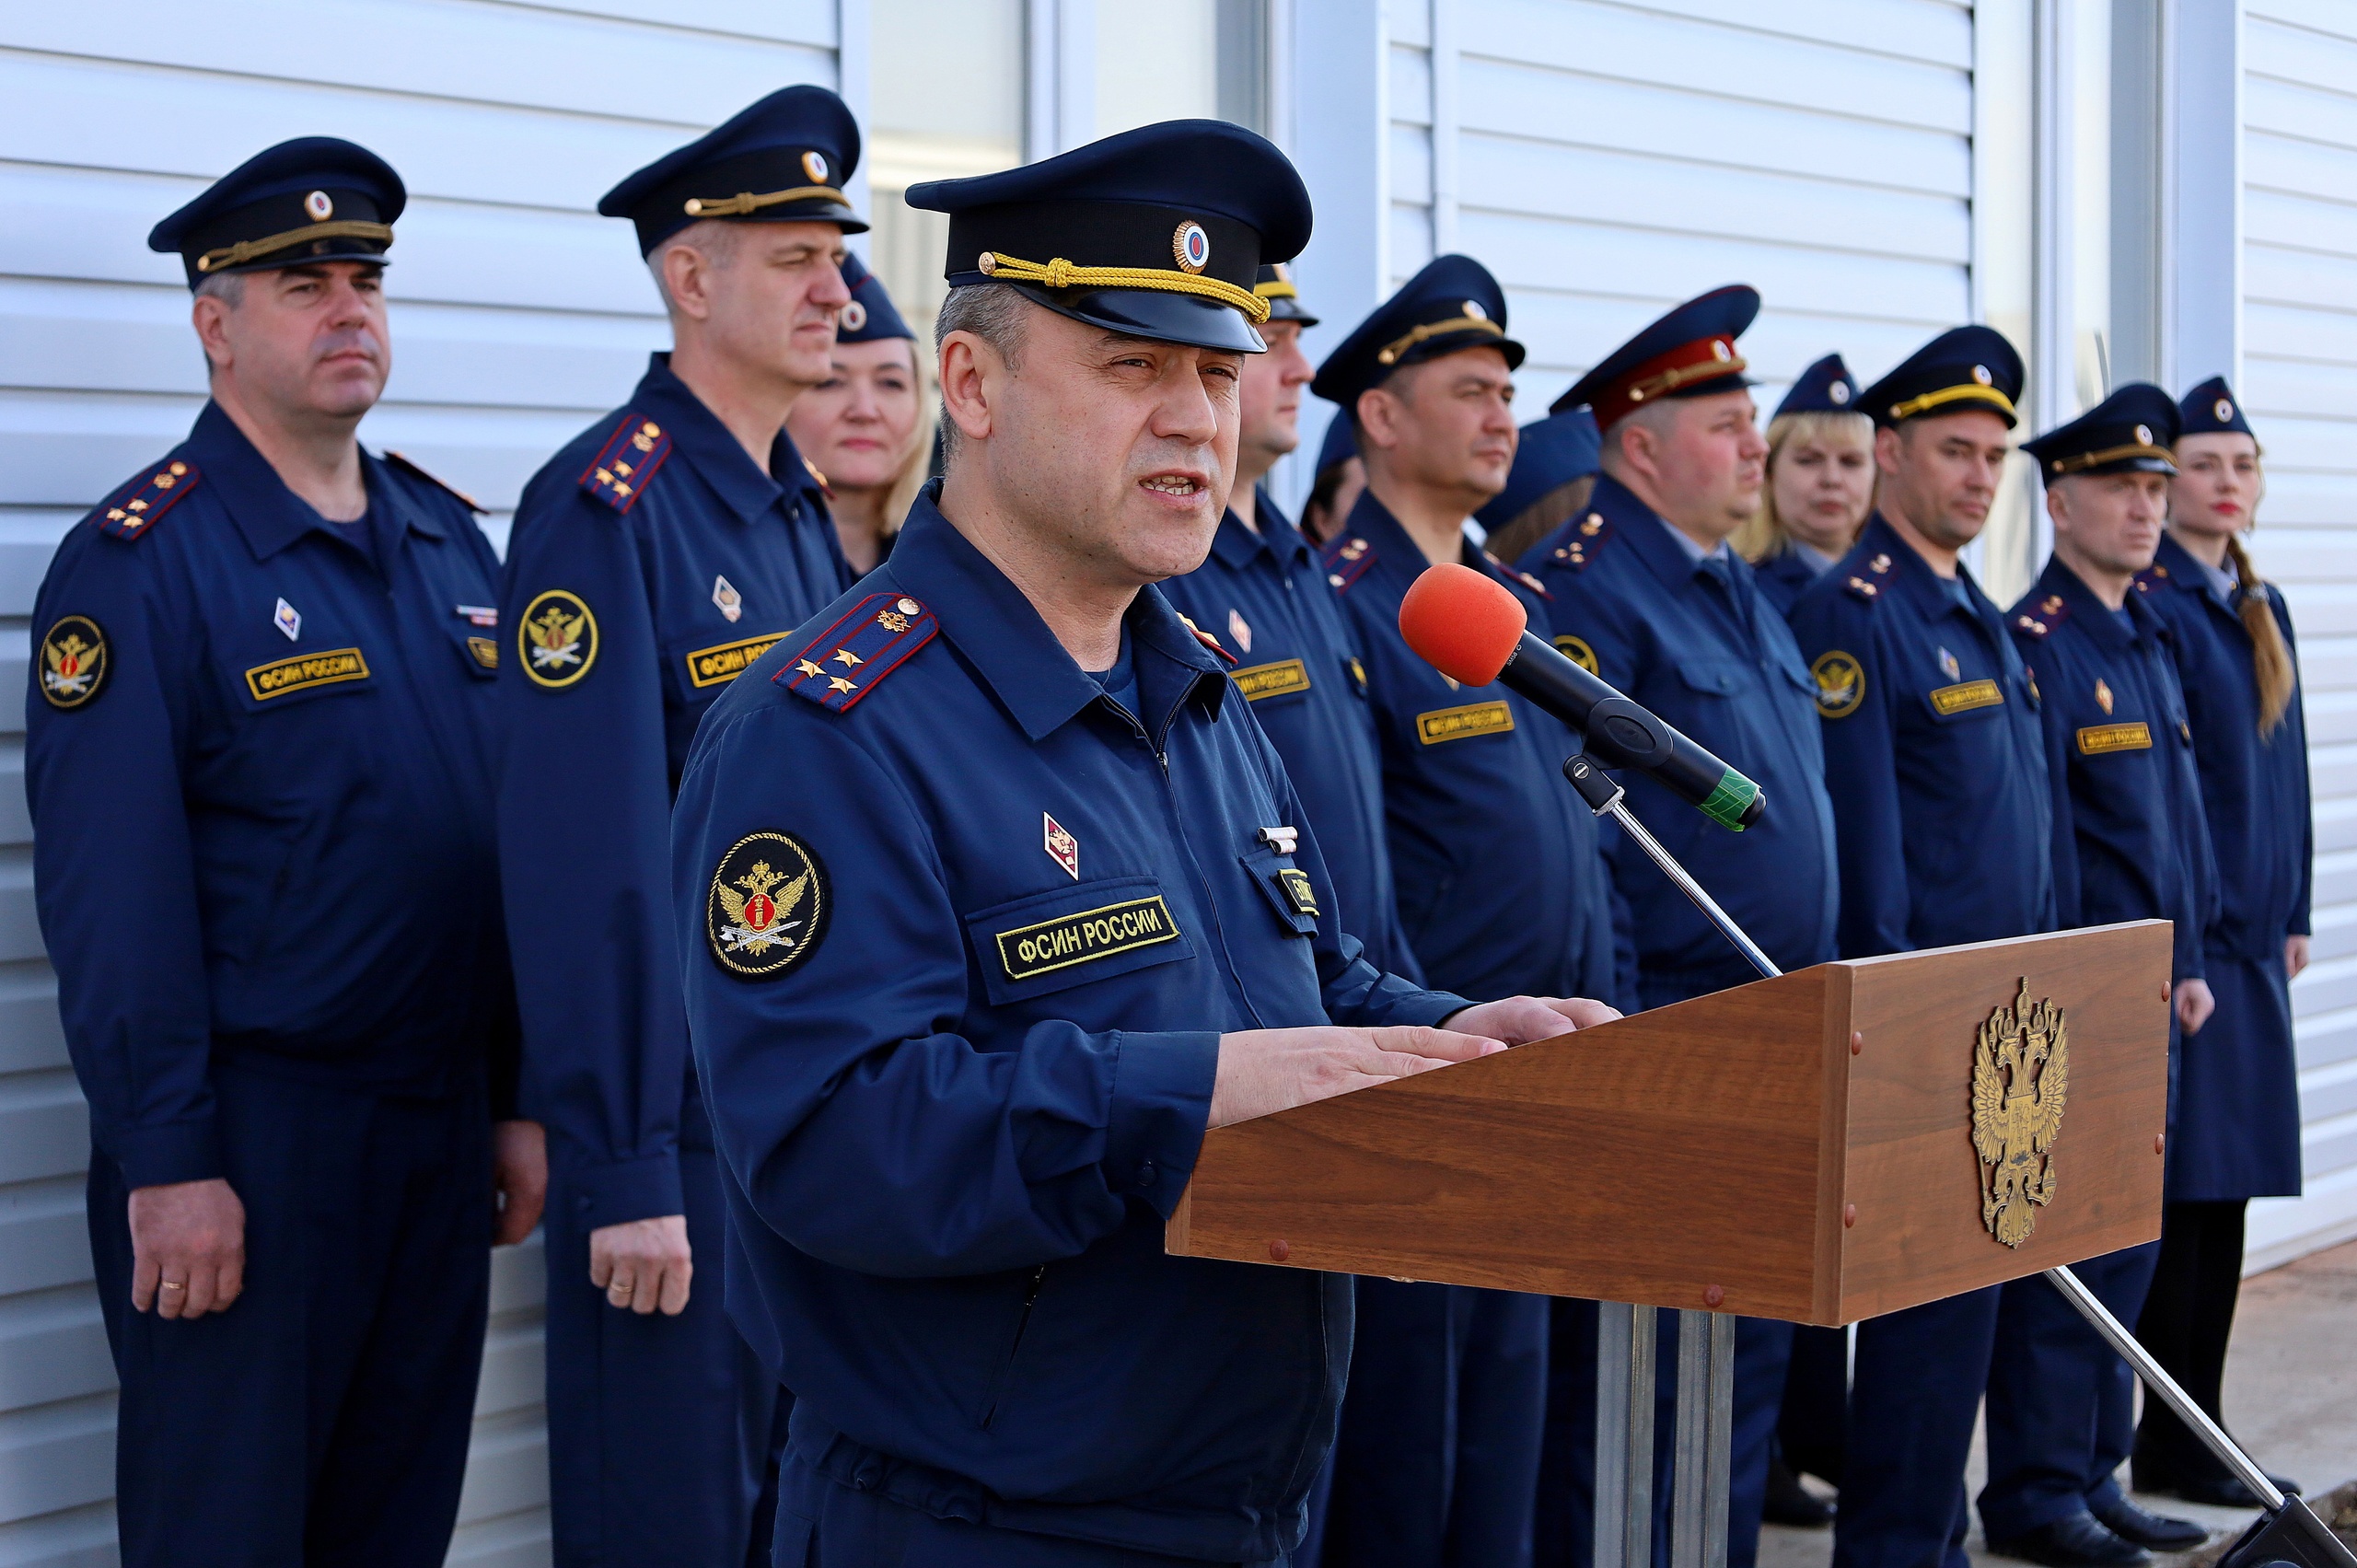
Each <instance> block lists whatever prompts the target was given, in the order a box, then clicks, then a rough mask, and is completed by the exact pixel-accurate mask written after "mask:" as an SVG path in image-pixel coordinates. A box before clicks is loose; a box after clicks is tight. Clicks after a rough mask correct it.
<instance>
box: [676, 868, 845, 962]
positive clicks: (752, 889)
mask: <svg viewBox="0 0 2357 1568" xmlns="http://www.w3.org/2000/svg"><path fill="white" fill-rule="evenodd" d="M833 909H834V890H833V889H831V888H830V887H829V886H828V883H827V869H826V867H825V866H824V865H820V864H819V857H818V856H817V855H816V854H812V853H811V850H810V846H809V845H808V844H806V843H804V842H802V841H801V840H800V839H797V838H795V836H794V835H793V834H792V833H779V832H769V831H763V832H758V833H747V834H746V835H745V836H744V837H743V838H741V839H738V840H737V842H735V843H733V844H730V845H729V846H728V853H727V854H724V855H722V856H721V857H720V864H719V865H715V866H714V867H713V869H712V887H711V889H710V890H709V891H708V892H707V893H706V894H705V895H704V913H703V928H704V936H705V939H706V941H707V942H708V943H709V944H710V946H711V948H712V958H713V961H714V963H716V964H718V965H719V966H720V967H721V969H722V970H725V971H726V972H727V973H729V974H732V975H735V976H736V977H737V979H738V980H775V979H776V978H777V977H778V976H780V975H782V974H784V973H785V972H786V970H790V969H793V968H794V967H795V965H797V964H799V963H801V962H802V960H803V959H805V958H808V957H809V956H810V955H811V954H812V953H813V952H815V951H817V950H818V947H819V938H821V937H823V936H824V935H826V934H827V917H828V916H829V915H830V913H832V912H833Z"/></svg>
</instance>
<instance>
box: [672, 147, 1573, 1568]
mask: <svg viewBox="0 0 2357 1568" xmlns="http://www.w3.org/2000/svg"><path fill="white" fill-rule="evenodd" d="M909 200H910V201H911V204H913V205H916V206H919V207H922V208H926V209H930V210H934V211H939V212H945V213H947V214H948V215H949V247H948V249H949V257H950V260H949V264H948V268H947V277H948V281H949V283H950V285H951V293H950V296H949V298H948V300H947V302H946V304H945V306H944V307H943V309H942V313H941V316H940V318H939V321H938V323H937V326H936V341H937V343H938V345H939V346H938V354H939V360H938V367H939V370H940V383H941V388H942V401H943V412H944V415H945V418H944V420H943V429H944V434H945V436H946V442H945V456H946V476H945V478H944V479H943V480H942V481H941V482H939V483H938V484H937V485H936V486H935V487H932V488H929V489H928V490H927V491H926V492H925V494H923V495H922V496H921V497H920V498H919V499H918V501H917V503H916V505H915V506H914V507H913V508H912V510H911V515H910V517H909V521H908V525H907V528H905V530H904V531H903V532H902V533H901V535H900V544H899V546H898V547H897V548H896V549H895V550H894V552H893V554H892V558H891V560H890V561H889V562H888V563H886V564H885V565H884V566H883V567H882V568H881V569H880V570H878V571H877V573H875V574H874V575H870V576H869V577H868V578H867V579H866V580H865V582H864V583H863V584H862V585H861V587H859V588H858V589H856V590H854V591H853V593H852V594H849V595H846V596H845V597H844V598H842V599H840V600H838V601H837V602H836V603H835V604H834V605H832V606H830V607H829V608H828V609H827V610H823V611H821V612H820V613H819V616H818V617H817V618H816V619H814V620H813V621H809V622H808V623H807V624H806V625H804V626H803V627H801V628H800V629H799V630H797V631H796V632H795V633H792V634H791V635H789V636H788V637H787V638H786V639H785V640H784V642H782V643H780V644H779V645H778V646H777V647H776V648H775V649H773V650H772V652H771V653H770V654H769V655H768V656H765V657H764V658H763V659H762V660H761V663H760V664H758V665H756V666H755V667H754V668H752V669H751V670H749V671H748V672H747V673H746V674H745V675H744V676H743V677H742V678H741V679H738V680H737V682H736V683H735V684H734V685H733V686H731V687H730V689H729V691H728V692H727V694H726V696H725V697H723V698H722V699H721V700H720V702H719V703H716V704H715V705H714V708H713V710H712V712H711V713H710V714H709V715H708V716H707V717H706V719H705V721H704V724H703V726H702V729H701V731H700V733H699V734H698V736H697V738H696V743H695V746H694V749H693V750H692V752H691V756H690V760H689V763H688V769H687V772H686V775H685V777H684V779H683V780H682V782H681V784H680V788H679V809H678V814H677V818H676V819H675V825H674V839H673V845H674V889H675V893H676V896H677V899H678V914H679V920H680V922H681V927H680V929H681V935H682V937H683V939H684V940H685V941H686V942H687V943H688V944H689V947H690V949H691V951H690V952H689V953H688V958H687V962H686V965H685V983H686V993H687V1005H688V1014H689V1019H690V1025H691V1035H692V1038H693V1040H694V1044H695V1051H696V1055H697V1064H698V1067H699V1069H700V1071H701V1072H702V1078H703V1084H704V1086H705V1093H706V1100H707V1104H708V1105H709V1107H710V1109H711V1114H712V1120H713V1124H714V1133H715V1142H716V1144H717V1145H718V1149H719V1153H720V1156H721V1162H722V1168H723V1176H724V1179H725V1180H726V1187H727V1195H728V1235H729V1247H730V1256H729V1260H728V1269H727V1274H728V1306H729V1309H730V1311H731V1313H732V1314H733V1315H734V1316H735V1317H736V1318H737V1321H738V1323H739V1324H740V1326H741V1327H742V1328H743V1329H744V1330H745V1332H746V1335H747V1337H748V1339H749V1341H750V1342H751V1343H752V1344H753V1345H754V1346H755V1347H756V1348H757V1349H758V1350H759V1351H760V1352H761V1353H762V1355H763V1356H764V1357H765V1359H767V1361H768V1362H769V1364H770V1365H771V1366H772V1370H774V1371H775V1372H776V1373H777V1374H778V1375H779V1376H781V1377H782V1378H783V1379H784V1382H785V1383H786V1384H787V1385H788V1386H789V1387H791V1388H793V1389H794V1390H795V1395H796V1403H795V1411H794V1419H793V1425H792V1429H791V1434H790V1436H789V1438H788V1442H787V1449H786V1456H785V1459H784V1464H783V1466H782V1468H781V1472H780V1478H779V1508H778V1539H777V1542H776V1554H775V1559H774V1560H775V1561H776V1562H790V1563H815V1564H820V1565H826V1568H831V1565H833V1564H838V1563H844V1564H865V1563H869V1562H927V1563H931V1562H943V1563H948V1562H955V1563H958V1564H961V1565H971V1568H993V1565H996V1564H1005V1565H1010V1568H1012V1565H1015V1564H1022V1565H1025V1568H1031V1565H1036V1564H1053V1565H1056V1568H1099V1565H1105V1568H1110V1565H1115V1564H1137V1565H1139V1568H1144V1565H1145V1564H1149V1563H1151V1564H1158V1565H1161V1568H1172V1565H1173V1564H1174V1563H1180V1562H1190V1561H1191V1562H1221V1563H1273V1562H1281V1561H1282V1560H1283V1557H1284V1555H1285V1553H1286V1552H1288V1551H1290V1550H1291V1549H1292V1547H1293V1546H1294V1544H1295V1541H1296V1540H1297V1539H1299V1537H1300V1534H1301V1530H1302V1524H1303V1501H1304V1498H1305V1496H1306V1493H1307V1491H1308V1489H1309V1486H1310V1482H1311V1480H1312V1478H1313V1477H1314V1476H1315V1475H1316V1474H1317V1471H1318V1466H1319V1464H1320V1462H1321V1461H1322V1460H1323V1458H1324V1456H1325V1451H1326V1448H1327V1446H1329V1443H1330V1441H1331V1439H1332V1432H1333V1423H1334V1409H1335V1401H1336V1400H1337V1398H1338V1397H1339V1395H1340V1392H1341V1377H1342V1369H1343V1367H1344V1365H1345V1364H1346V1361H1347V1359H1348V1355H1349V1349H1350V1339H1351V1322H1350V1301H1351V1292H1350V1287H1349V1283H1348V1282H1347V1281H1346V1280H1344V1279H1341V1278H1340V1277H1337V1276H1328V1275H1322V1274H1318V1273H1315V1272H1307V1271H1298V1270H1291V1269H1274V1268H1255V1267H1248V1266H1243V1265H1238V1264H1231V1263H1221V1262H1213V1261H1206V1260H1192V1259H1179V1258H1171V1257H1168V1256H1166V1255H1165V1253H1164V1252H1163V1242H1162V1230H1163V1223H1164V1220H1165V1218H1166V1217H1167V1215H1168V1214H1169V1213H1170V1212H1171V1210H1172V1208H1173V1206H1174V1205H1175V1204H1176V1203H1177V1202H1178V1200H1179V1194H1180V1193H1181V1191H1183V1190H1184V1188H1185V1186H1186V1183H1187V1180H1188V1178H1189V1175H1190V1171H1191V1169H1192V1167H1193V1164H1194V1161H1195V1157H1196V1155H1197V1152H1198V1150H1199V1148H1200V1145H1201V1144H1202V1136H1203V1133H1204V1131H1205V1129H1206V1128H1207V1127H1216V1126H1221V1125H1225V1124H1226V1123H1229V1122H1233V1121H1243V1120H1246V1119H1248V1118H1250V1117H1254V1116H1259V1115H1264V1114H1267V1113H1270V1112H1272V1111H1276V1110H1281V1109H1285V1108H1287V1107H1290V1106H1294V1105H1298V1104H1302V1103H1305V1102H1307V1101H1310V1100H1315V1099H1319V1098H1326V1097H1328V1096H1329V1095H1333V1094H1337V1093H1341V1092H1343V1091H1345V1090H1348V1089H1351V1088H1355V1087H1361V1086H1368V1085H1374V1084H1378V1083H1381V1082H1382V1081H1384V1080H1385V1079H1387V1078H1392V1077H1398V1076H1402V1075H1405V1074H1411V1073H1416V1072H1422V1071H1424V1070H1426V1069H1427V1068H1430V1067H1434V1066H1439V1065H1442V1064H1444V1063H1448V1062H1454V1061H1463V1060H1467V1059H1469V1058H1471V1057H1474V1056H1479V1055H1482V1054H1486V1053H1487V1052H1489V1051H1495V1050H1497V1049H1499V1048H1500V1042H1505V1043H1514V1042H1518V1041H1522V1040H1534V1039H1538V1038H1541V1037H1545V1036H1550V1035H1553V1034H1557V1033H1561V1032H1562V1031H1563V1030H1564V1028H1566V1027H1567V1026H1570V1025H1588V1024H1593V1023H1596V1022H1601V1021H1603V1020H1605V1019H1608V1018H1609V1017H1611V1016H1613V1015H1612V1012H1611V1010H1610V1009H1609V1008H1608V1007H1605V1006H1603V1005H1600V1004H1596V1003H1589V1002H1580V1001H1554V1000H1534V999H1532V998H1528V997H1515V998H1510V999H1508V1000H1505V1001H1502V1002H1493V1003H1490V1004H1487V1005H1481V1006H1474V1007H1469V1006H1467V1005H1466V1004H1465V1003H1464V1001H1463V1000H1462V999H1461V998H1459V997H1457V996H1453V995H1449V994H1446V993H1436V992H1430V991H1426V990H1423V989H1422V988H1421V987H1418V986H1414V985H1411V984H1410V983H1408V982H1407V981H1401V980H1399V979H1398V978H1396V977H1393V976H1388V975H1385V974H1382V973H1379V972H1378V971H1377V970H1375V969H1374V968H1373V967H1372V966H1371V965H1369V964H1368V963H1366V962H1365V961H1364V958H1363V957H1362V956H1361V951H1360V947H1359V944H1358V943H1357V941H1356V940H1355V939H1354V938H1353V937H1351V936H1350V935H1345V934H1344V933H1343V932H1341V930H1340V929H1339V928H1338V926H1337V924H1336V923H1335V921H1334V920H1333V918H1332V916H1331V914H1330V913H1329V912H1330V911H1331V910H1332V909H1333V907H1334V906H1333V901H1332V889H1331V884H1330V882H1329V877H1328V876H1327V872H1326V867H1325V863H1324V861H1323V859H1322V857H1321V856H1320V855H1319V854H1318V845H1317V842H1316V841H1315V839H1314V838H1313V836H1312V835H1311V834H1310V833H1309V832H1308V831H1307V830H1306V828H1305V827H1304V826H1303V824H1302V816H1301V807H1300V803H1299V801H1298V799H1297V798H1296V796H1295V794H1294V791H1293V788H1292V785H1291V784H1289V783H1288V782H1287V780H1286V777H1285V774H1284V771H1283V767H1282V765H1281V764H1280V763H1279V762H1278V761H1277V757H1276V753H1275V751H1274V750H1273V749H1271V747H1270V745H1269V743H1268V740H1267V739H1266V738H1265V737H1264V736H1262V734H1261V733H1260V726H1258V724H1257V723H1256V722H1255V721H1254V720H1253V719H1252V717H1251V714H1250V711H1249V709H1248V705H1247V704H1246V703H1243V702H1241V701H1239V700H1238V697H1237V691H1236V690H1235V689H1234V687H1233V686H1232V685H1231V684H1230V682H1229V681H1228V679H1226V675H1225V669H1226V662H1225V657H1224V656H1223V654H1222V653H1221V652H1220V651H1218V650H1217V647H1216V645H1215V644H1213V642H1212V640H1211V639H1210V637H1209V636H1208V635H1207V634H1202V633H1197V632H1196V631H1195V630H1194V629H1193V628H1192V627H1190V625H1188V624H1187V623H1186V622H1184V621H1181V620H1180V619H1179V616H1178V615H1177V614H1175V613H1174V612H1173V611H1172V610H1170V609H1169V607H1168V605H1167V602H1166V601H1165V600H1164V599H1163V598H1162V596H1161V595H1160V594H1159V593H1158V592H1157V591H1155V589H1154V588H1153V587H1150V586H1149V585H1151V584H1153V583H1155V582H1156V581H1158V580H1160V579H1162V578H1164V577H1167V576H1172V575H1177V574H1179V573H1181V572H1185V571H1189V570H1190V569H1192V568H1193V567H1195V566H1196V565H1198V564H1200V563H1202V560H1203V557H1204V556H1205V554H1206V553H1207V552H1208V551H1209V548H1210V545H1211V541H1212V538H1213V533H1214V531H1215V530H1216V529H1217V527H1218V525H1219V520H1220V517H1221V513H1222V510H1223V508H1224V506H1225V502H1226V499H1227V491H1228V489H1229V486H1230V483H1231V481H1232V478H1233V475H1234V472H1235V463H1236V444H1237V417H1238V415H1237V376H1238V373H1239V368H1240V366H1241V364H1242V356H1243V355H1244V354H1252V353H1258V352H1260V351H1261V349H1262V346H1263V345H1262V343H1261V340H1260V337H1259V335H1258V334H1257V333H1256V332H1255V331H1253V327H1254V325H1255V324H1256V323H1257V322H1259V321H1260V320H1261V319H1265V318H1266V314H1267V309H1268V307H1267V303H1266V301H1265V300H1264V299H1263V298H1262V297H1261V296H1258V295H1256V294H1254V293H1253V291H1252V285H1253V281H1254V278H1255V275H1256V273H1257V270H1258V268H1259V264H1260V262H1261V261H1263V260H1268V261H1283V260H1286V259H1289V258H1290V257H1292V256H1293V255H1294V254H1295V253H1296V252H1297V251H1298V250H1300V248H1301V246H1302V244H1303V243H1304V242H1305V241H1306V238H1308V232H1309V203H1308V197H1307V193H1306V192H1305V191H1304V190H1303V187H1302V184H1301V180H1300V178H1299V177H1298V176H1297V175H1296V174H1295V172H1294V170H1293V168H1292V167H1291V166H1290V165H1289V164H1287V163H1286V162H1285V160H1284V157H1283V155H1282V154H1280V153H1279V152H1278V151H1277V150H1276V149H1275V148H1274V147H1272V146H1271V145H1269V144H1268V143H1267V142H1265V141H1262V140H1261V139H1260V137H1258V136H1255V135H1253V134H1251V133H1249V132H1247V131H1244V130H1241V129H1238V128H1237V127H1235V126H1232V125H1225V124H1221V123H1217V122H1208V121H1184V122H1173V123H1169V124H1164V125H1155V126H1148V127H1145V128H1143V129H1141V130H1137V131H1132V132H1126V133H1124V134H1120V135H1119V136H1114V137H1110V138H1108V139H1107V140H1105V141H1102V142H1098V143H1096V144H1094V145H1090V146H1086V147H1083V148H1081V149H1079V150H1077V151H1075V152H1072V153H1068V154H1065V155H1063V156H1062V157H1055V158H1051V159H1049V160H1047V161H1046V162H1043V163H1038V164H1033V165H1030V166H1028V168H1020V169H1016V170H1011V171H1009V172H1006V173H1003V174H996V175H988V176H983V177H981V178H977V179H971V180H947V181H942V182H938V183H935V184H931V185H920V186H917V187H915V188H913V189H912V190H911V191H910V192H909ZM871 697H872V698H873V700H872V701H871V700H870V699H871ZM1444 1025H1450V1026H1454V1027H1453V1028H1444V1027H1442V1026H1444Z"/></svg>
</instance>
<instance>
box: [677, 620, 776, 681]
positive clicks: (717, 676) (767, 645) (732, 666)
mask: <svg viewBox="0 0 2357 1568" xmlns="http://www.w3.org/2000/svg"><path fill="white" fill-rule="evenodd" d="M782 636H784V633H783V632H768V633H762V634H761V636H758V637H745V638H741V639H739V640H738V641H737V642H734V643H722V644H720V645H718V646H717V647H710V648H698V649H697V650H696V651H695V652H693V653H691V654H689V655H687V656H686V658H687V664H688V684H689V685H691V686H695V687H699V688H701V687H705V686H725V685H726V684H727V683H728V682H729V681H731V680H734V679H737V677H738V676H740V675H742V674H744V673H745V672H746V671H747V670H749V669H750V668H753V667H754V666H755V665H757V664H759V663H761V656H762V655H763V654H765V653H768V652H769V651H770V649H772V648H773V647H775V646H776V645H777V641H778V639H779V638H780V637H782Z"/></svg>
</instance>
